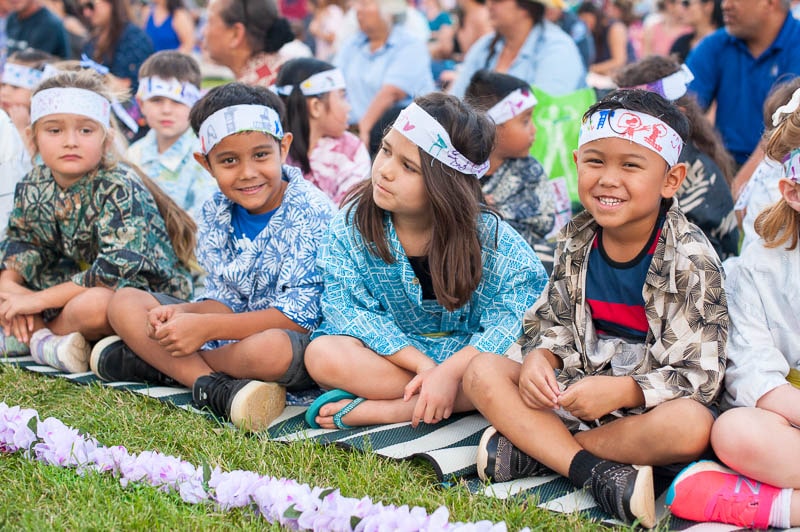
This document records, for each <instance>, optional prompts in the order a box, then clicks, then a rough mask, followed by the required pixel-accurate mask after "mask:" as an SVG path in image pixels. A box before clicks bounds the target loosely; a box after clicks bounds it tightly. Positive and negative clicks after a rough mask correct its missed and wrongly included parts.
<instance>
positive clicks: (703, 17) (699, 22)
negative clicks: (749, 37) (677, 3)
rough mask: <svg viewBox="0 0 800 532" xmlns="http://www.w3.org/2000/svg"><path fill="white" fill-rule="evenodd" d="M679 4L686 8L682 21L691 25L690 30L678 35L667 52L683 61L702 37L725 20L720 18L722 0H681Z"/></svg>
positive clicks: (712, 31)
mask: <svg viewBox="0 0 800 532" xmlns="http://www.w3.org/2000/svg"><path fill="white" fill-rule="evenodd" d="M681 4H682V5H683V6H684V7H685V8H686V16H685V17H684V22H686V23H687V24H688V25H689V26H691V27H692V32H691V33H687V34H685V35H681V36H680V37H678V38H677V39H676V40H675V42H674V43H673V44H672V48H670V50H669V53H670V55H674V56H676V57H677V58H678V60H679V61H680V62H681V63H683V62H684V61H686V57H687V56H688V55H689V52H690V51H692V50H693V49H694V48H695V46H697V45H698V44H699V43H700V41H701V40H702V39H703V37H705V36H706V35H710V34H712V33H714V32H715V31H717V30H718V29H719V28H721V27H722V26H724V25H725V22H724V21H723V20H722V0H681Z"/></svg>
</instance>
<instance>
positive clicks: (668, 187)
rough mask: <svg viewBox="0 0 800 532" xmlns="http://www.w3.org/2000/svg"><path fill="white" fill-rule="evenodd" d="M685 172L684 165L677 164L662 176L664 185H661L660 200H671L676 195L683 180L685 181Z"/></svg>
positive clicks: (685, 167)
mask: <svg viewBox="0 0 800 532" xmlns="http://www.w3.org/2000/svg"><path fill="white" fill-rule="evenodd" d="M687 170H688V167H687V166H686V163H678V164H676V165H675V166H673V167H672V168H670V169H669V170H667V175H666V176H664V184H663V185H661V197H662V198H671V197H673V196H674V195H675V194H677V193H678V190H679V189H680V188H681V185H682V184H683V180H684V179H686V171H687Z"/></svg>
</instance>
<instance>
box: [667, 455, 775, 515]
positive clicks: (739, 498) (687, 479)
mask: <svg viewBox="0 0 800 532" xmlns="http://www.w3.org/2000/svg"><path fill="white" fill-rule="evenodd" d="M780 491H781V490H780V488H776V487H774V486H770V485H769V484H762V483H761V482H756V481H755V480H752V479H749V478H747V477H744V476H742V475H739V474H738V473H736V472H735V471H733V470H731V469H728V468H727V467H724V466H722V465H720V464H718V463H716V462H712V461H710V460H703V461H701V462H695V463H693V464H691V465H689V466H688V467H686V468H684V470H683V471H681V472H680V473H678V476H677V477H675V480H674V481H672V485H671V486H670V487H669V490H668V491H667V500H666V504H667V506H668V507H669V509H670V511H671V512H672V514H673V515H675V516H677V517H681V518H683V519H689V520H691V521H713V522H717V523H728V524H731V525H736V526H742V527H748V528H769V513H770V510H771V509H772V503H773V501H774V500H775V498H776V497H777V496H778V494H779V493H780Z"/></svg>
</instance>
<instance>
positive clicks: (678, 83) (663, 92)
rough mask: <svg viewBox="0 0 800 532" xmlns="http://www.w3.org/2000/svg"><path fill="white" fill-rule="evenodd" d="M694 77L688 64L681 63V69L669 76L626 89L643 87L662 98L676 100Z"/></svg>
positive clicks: (684, 92)
mask: <svg viewBox="0 0 800 532" xmlns="http://www.w3.org/2000/svg"><path fill="white" fill-rule="evenodd" d="M693 79H694V74H692V71H691V70H689V67H687V66H686V65H681V68H680V70H678V71H677V72H673V73H672V74H670V75H669V76H665V77H663V78H661V79H657V80H655V81H651V82H650V83H643V84H641V85H636V86H634V87H624V88H625V89H642V90H645V91H648V92H655V93H656V94H658V95H659V96H661V97H662V98H665V99H667V100H669V101H671V102H674V101H675V100H677V99H678V98H680V97H681V96H683V95H684V94H686V90H687V88H688V86H689V83H691V81H692V80H693Z"/></svg>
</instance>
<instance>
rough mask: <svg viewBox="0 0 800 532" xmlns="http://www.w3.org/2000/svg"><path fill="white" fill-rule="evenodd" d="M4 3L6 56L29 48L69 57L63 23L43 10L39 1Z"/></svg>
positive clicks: (67, 41) (26, 0)
mask: <svg viewBox="0 0 800 532" xmlns="http://www.w3.org/2000/svg"><path fill="white" fill-rule="evenodd" d="M7 4H8V8H9V10H10V11H11V13H10V14H9V15H8V19H7V20H6V36H7V39H8V40H7V52H8V54H12V53H14V52H18V51H22V50H25V49H26V48H33V49H36V50H40V51H42V52H46V53H48V54H51V55H54V56H56V57H63V58H64V59H69V58H70V49H69V38H68V36H67V30H66V29H64V23H63V22H61V19H59V18H58V17H57V16H56V15H54V14H53V13H51V12H50V11H49V10H48V9H47V8H45V7H44V5H43V4H42V2H41V0H7Z"/></svg>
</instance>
